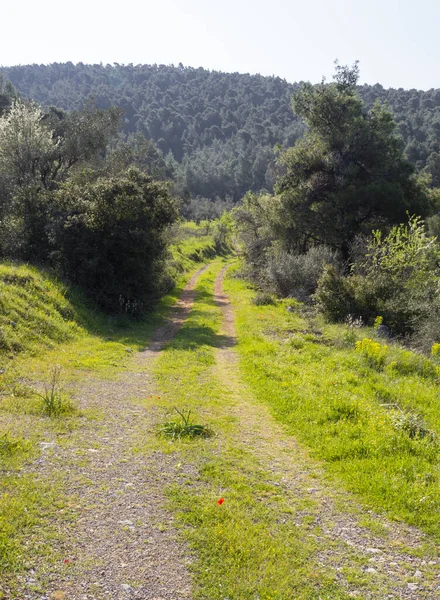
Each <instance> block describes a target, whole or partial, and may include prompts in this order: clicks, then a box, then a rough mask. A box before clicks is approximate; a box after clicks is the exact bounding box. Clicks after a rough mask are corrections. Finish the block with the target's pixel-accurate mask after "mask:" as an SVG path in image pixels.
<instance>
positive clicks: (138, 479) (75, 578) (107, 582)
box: [18, 267, 206, 600]
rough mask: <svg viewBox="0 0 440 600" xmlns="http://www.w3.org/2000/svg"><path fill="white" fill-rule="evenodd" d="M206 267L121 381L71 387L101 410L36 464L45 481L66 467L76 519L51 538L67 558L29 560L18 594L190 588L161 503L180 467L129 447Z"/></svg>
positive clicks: (143, 595) (164, 594) (183, 595)
mask: <svg viewBox="0 0 440 600" xmlns="http://www.w3.org/2000/svg"><path fill="white" fill-rule="evenodd" d="M205 268H206V267H204V268H203V269H200V270H199V271H198V272H197V273H196V274H195V275H194V277H192V279H191V280H190V281H189V283H188V284H187V286H186V287H185V289H184V291H183V293H182V296H181V298H180V300H179V301H178V303H177V304H176V306H175V307H174V308H173V309H172V311H171V314H170V315H169V318H168V320H167V322H166V324H165V325H163V326H162V327H160V328H158V329H157V330H156V332H155V333H154V334H153V336H152V338H151V342H150V345H149V347H148V349H147V350H146V351H144V352H141V353H139V355H138V356H137V357H136V358H135V359H134V362H135V365H134V366H133V367H132V368H130V371H129V372H128V373H127V374H124V375H122V376H121V377H120V378H119V379H118V380H117V381H109V380H103V381H92V382H91V383H90V384H89V385H84V386H83V387H82V389H80V390H79V391H77V392H76V393H75V397H76V401H77V402H78V404H79V405H80V408H88V409H90V408H92V409H97V410H98V411H100V412H101V413H102V414H103V415H104V417H103V418H102V419H101V420H98V421H86V422H85V423H84V424H83V425H82V426H81V428H80V429H79V430H77V431H76V432H74V433H73V436H72V437H71V438H70V440H69V442H68V444H67V445H66V446H64V445H63V446H60V445H58V444H52V445H51V444H50V443H49V445H48V446H47V447H46V448H45V449H44V450H43V453H42V455H41V457H40V458H39V459H38V460H37V461H36V462H35V463H33V465H32V466H31V472H33V474H34V475H35V476H36V477H37V478H40V479H42V480H45V479H50V478H51V477H54V476H55V475H56V474H59V473H62V474H63V477H64V478H65V481H64V484H63V486H64V490H65V493H66V495H67V496H68V497H70V498H72V502H71V504H70V508H71V509H72V510H73V512H74V513H75V514H76V518H77V519H76V521H75V524H74V526H73V527H72V528H68V529H67V530H66V532H67V533H66V535H67V536H68V539H64V541H61V542H60V541H59V542H55V543H58V546H60V544H61V547H58V548H57V550H58V551H60V552H61V553H63V556H64V557H65V558H64V559H63V560H60V561H59V563H60V564H59V565H55V567H54V568H52V567H50V569H49V570H50V572H48V567H47V565H44V564H40V565H35V566H34V568H31V569H30V570H29V571H28V572H27V574H26V576H24V577H22V579H21V582H20V587H21V588H22V590H23V591H22V593H21V595H19V596H18V597H19V598H20V600H25V599H37V598H38V599H40V600H42V599H45V600H46V599H47V600H49V599H53V600H62V599H63V598H65V599H69V600H102V599H107V600H119V599H121V600H127V599H128V598H138V599H142V600H168V599H169V600H185V599H188V598H190V597H191V585H190V576H189V574H188V571H187V566H186V563H185V558H184V554H185V552H184V550H185V549H184V548H183V547H182V545H181V543H179V542H178V540H177V538H176V536H175V533H174V530H173V528H172V527H170V524H171V523H172V520H173V517H172V515H171V514H170V513H169V512H167V511H166V510H165V509H164V504H165V499H164V495H163V493H164V489H165V487H166V485H168V484H171V483H172V482H173V476H174V475H173V469H172V465H171V461H170V457H168V456H167V455H165V454H163V453H160V452H155V453H153V454H152V455H149V456H148V459H146V457H145V455H143V454H137V455H136V454H133V446H134V445H135V444H136V432H139V431H142V430H143V431H149V430H151V428H152V427H153V426H154V415H153V414H151V412H147V411H146V410H145V409H143V408H142V407H140V406H138V405H137V404H136V403H135V402H131V401H130V400H131V399H136V398H137V399H139V398H142V397H144V398H145V397H148V395H150V394H152V393H153V383H152V380H151V377H150V375H149V373H150V372H151V368H152V363H153V361H154V359H155V357H156V356H157V355H158V353H159V352H160V350H161V349H162V348H163V346H164V345H165V344H166V343H167V342H168V341H169V340H171V339H172V338H173V337H174V335H175V334H176V333H177V331H178V330H179V328H180V327H181V326H182V324H183V323H184V321H185V319H186V317H187V315H188V313H189V311H190V310H191V307H192V304H193V302H194V294H195V292H194V287H195V284H196V282H197V279H198V277H199V276H200V274H201V273H202V272H203V271H204V270H205ZM156 393H159V392H156ZM19 594H20V592H19Z"/></svg>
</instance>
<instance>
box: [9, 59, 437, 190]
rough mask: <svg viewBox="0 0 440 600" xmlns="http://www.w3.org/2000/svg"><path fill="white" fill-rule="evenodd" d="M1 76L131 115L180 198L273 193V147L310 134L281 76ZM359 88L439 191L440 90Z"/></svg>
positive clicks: (65, 68)
mask: <svg viewBox="0 0 440 600" xmlns="http://www.w3.org/2000/svg"><path fill="white" fill-rule="evenodd" d="M342 69H343V68H342ZM2 72H3V73H4V74H5V76H6V77H7V78H8V79H9V80H10V81H11V82H12V83H13V84H14V85H15V86H16V87H17V89H19V90H20V92H21V93H22V94H23V95H24V96H25V97H27V98H34V99H35V100H36V101H38V102H40V103H42V104H43V105H45V106H51V105H53V106H58V107H61V108H64V109H68V110H72V109H75V110H78V109H80V108H81V106H82V105H83V103H84V101H85V100H86V99H87V98H88V97H89V96H90V95H94V96H95V97H96V98H97V101H98V103H99V106H100V107H103V108H107V107H109V106H118V107H120V108H122V109H123V110H124V113H125V115H124V117H125V119H124V132H125V134H128V135H129V134H136V133H137V132H141V133H142V134H143V135H144V136H145V137H146V138H147V139H151V140H153V141H154V142H155V143H156V144H157V145H158V146H159V148H160V150H161V151H162V153H163V156H164V157H165V161H167V162H168V164H174V170H175V174H176V178H177V181H178V188H179V191H180V193H182V192H183V191H184V190H185V189H187V190H189V192H190V194H191V195H192V196H200V197H204V198H210V199H211V200H213V199H215V198H216V197H217V196H220V197H221V198H223V199H225V198H227V197H228V196H229V197H231V198H232V199H233V200H234V201H237V200H238V199H239V198H240V197H242V196H243V195H244V194H245V193H246V192H247V191H248V190H253V191H259V190H261V189H263V188H264V189H266V190H269V191H272V185H273V179H274V173H273V171H274V168H273V162H274V160H275V159H276V154H277V152H276V150H274V148H275V147H276V146H278V147H279V146H281V148H286V147H289V146H292V145H293V144H294V142H295V141H296V140H297V139H298V138H299V137H301V135H302V133H303V132H304V129H305V127H304V124H303V123H302V121H301V120H300V119H299V118H298V117H297V116H295V115H293V114H292V111H291V107H290V100H291V96H292V93H294V92H295V91H297V90H298V87H299V84H297V83H294V84H290V83H288V82H286V81H284V80H282V79H280V78H278V77H262V76H260V75H245V74H239V73H219V72H216V71H208V70H205V69H202V68H198V69H195V68H191V67H183V66H181V65H180V66H175V67H174V66H172V65H170V66H166V65H120V64H114V65H98V64H96V65H84V64H82V63H80V64H77V65H73V64H72V63H66V64H59V63H54V64H51V65H28V66H16V67H10V68H4V69H2ZM339 74H340V75H341V76H344V72H343V70H342V71H341V70H340V71H339ZM347 75H348V73H347ZM348 80H349V79H348ZM349 81H350V80H349ZM358 91H359V94H360V97H361V98H362V100H363V102H364V104H365V107H366V109H370V108H371V107H372V106H373V105H374V104H375V102H377V101H380V102H381V104H382V105H386V106H389V107H390V108H391V110H392V111H393V114H394V116H395V119H396V122H397V133H398V134H399V135H400V136H401V137H402V140H403V145H405V146H406V154H407V156H408V158H409V159H410V161H411V162H412V163H413V164H414V165H416V167H417V168H418V169H423V168H425V166H427V168H428V170H429V173H433V176H434V178H435V179H433V184H434V185H437V183H436V182H437V179H438V175H437V167H436V165H437V162H436V161H435V160H434V159H432V160H430V157H431V155H432V154H434V153H438V151H439V144H440V127H439V124H438V123H439V122H438V107H439V106H440V93H439V91H438V90H435V89H432V90H427V91H420V90H403V89H398V90H397V89H384V88H383V87H382V86H381V85H379V84H376V85H374V86H369V85H363V86H360V87H359V88H358ZM170 155H171V156H170Z"/></svg>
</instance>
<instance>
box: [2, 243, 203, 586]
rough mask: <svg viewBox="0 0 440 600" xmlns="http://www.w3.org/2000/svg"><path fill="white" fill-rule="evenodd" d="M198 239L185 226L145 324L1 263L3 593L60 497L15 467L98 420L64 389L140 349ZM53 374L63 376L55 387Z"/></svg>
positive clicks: (112, 371)
mask: <svg viewBox="0 0 440 600" xmlns="http://www.w3.org/2000/svg"><path fill="white" fill-rule="evenodd" d="M199 240H200V237H199V236H198V235H196V234H194V235H192V233H191V231H190V232H189V234H188V235H187V236H186V238H185V244H186V245H184V246H183V248H181V249H180V250H179V257H180V258H179V259H178V260H180V261H181V263H182V264H181V265H180V266H179V269H178V271H179V278H178V282H177V285H176V287H175V288H174V289H173V290H172V291H171V292H170V293H169V294H168V295H167V296H165V297H163V298H162V299H161V301H160V302H159V303H158V304H157V305H156V306H155V307H154V308H155V310H154V312H152V313H150V314H149V315H147V316H146V318H145V319H144V320H141V321H132V320H130V319H127V318H111V317H108V316H105V315H103V314H100V313H98V312H96V311H95V310H93V308H92V307H91V306H90V305H89V304H88V303H87V301H86V300H85V298H84V296H83V295H82V294H81V293H80V292H79V291H78V290H75V289H73V288H68V287H67V286H65V285H63V284H62V283H61V282H60V281H58V280H57V279H56V278H54V277H53V276H52V275H51V274H49V273H47V272H45V271H43V270H39V269H36V268H34V267H30V266H27V265H17V264H3V265H0V500H1V502H0V579H1V580H2V584H1V585H0V597H2V596H1V593H2V592H3V593H5V592H4V590H5V589H6V588H5V587H4V586H3V581H6V580H8V581H9V580H11V581H12V573H13V572H16V571H20V570H22V569H23V568H24V567H25V565H26V564H27V563H28V561H31V558H32V556H33V552H34V551H35V553H36V554H38V553H40V555H46V553H47V552H50V538H51V536H52V535H53V532H52V529H51V527H52V525H51V520H52V519H53V517H54V516H57V514H58V512H57V511H58V508H59V506H60V505H61V504H62V503H63V502H64V501H65V499H64V497H63V488H62V481H61V480H60V481H59V482H58V483H56V484H55V483H53V484H48V483H47V482H43V481H41V480H40V479H39V478H38V474H36V475H24V474H22V473H20V469H22V468H23V466H25V463H26V462H27V461H31V460H34V459H36V458H37V457H38V455H39V453H40V446H39V444H40V443H41V442H46V441H55V442H56V443H62V444H66V443H69V442H68V440H69V436H70V434H71V433H72V432H74V431H76V430H78V429H79V428H80V427H81V424H82V422H83V419H96V418H99V415H97V414H95V413H93V412H92V411H87V410H86V411H82V412H79V411H77V410H70V409H71V407H72V405H71V403H70V401H69V399H68V396H67V395H66V394H65V393H64V387H67V386H70V385H73V386H75V385H77V384H78V385H81V384H83V383H84V382H85V380H87V381H90V380H93V379H97V378H99V379H102V378H114V377H115V376H117V375H118V373H120V372H121V370H123V369H130V368H131V359H132V357H133V353H135V352H137V351H138V350H141V349H143V348H145V347H146V345H147V343H148V339H149V337H150V335H151V332H152V331H153V330H154V329H155V327H157V326H158V325H160V324H162V323H163V322H164V318H165V315H166V313H167V312H168V310H169V308H170V306H172V305H173V304H174V303H175V301H176V299H177V298H178V297H179V295H180V293H181V290H182V288H183V286H184V284H185V282H186V280H187V279H188V278H189V276H190V274H191V272H193V271H195V270H196V269H197V268H199V267H200V266H201V264H200V262H199V258H198V259H197V261H196V260H194V259H193V257H191V256H188V255H187V251H188V252H189V250H191V248H192V246H194V245H196V244H197V243H198V242H199ZM205 242H207V240H204V243H205ZM191 252H192V250H191ZM54 372H58V373H59V374H60V377H61V380H60V381H59V382H57V385H56V387H55V388H54V389H52V388H51V387H50V383H51V377H53V374H54ZM51 389H52V392H53V393H51ZM38 394H40V396H39V395H38ZM41 396H43V398H41ZM49 416H56V417H57V418H55V419H53V418H48V417H49ZM33 532H37V533H38V538H39V541H38V542H37V543H36V544H35V546H34V550H29V543H28V541H26V540H30V539H33V537H32V536H33ZM11 585H12V584H11ZM8 594H9V592H7V593H6V596H5V597H9V596H8Z"/></svg>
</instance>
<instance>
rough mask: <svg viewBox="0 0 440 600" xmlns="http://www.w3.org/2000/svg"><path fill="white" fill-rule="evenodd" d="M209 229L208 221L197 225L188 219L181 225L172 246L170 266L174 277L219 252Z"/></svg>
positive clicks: (212, 257) (210, 258)
mask: <svg viewBox="0 0 440 600" xmlns="http://www.w3.org/2000/svg"><path fill="white" fill-rule="evenodd" d="M209 229H210V225H209V223H208V222H204V223H202V224H201V225H196V223H193V222H191V221H187V222H184V223H182V224H181V225H180V228H179V231H178V233H177V235H176V238H177V239H176V240H175V241H174V243H172V244H171V247H170V258H171V260H170V266H169V268H170V271H171V274H172V275H173V277H174V278H177V277H179V275H181V274H182V273H185V272H187V271H190V270H191V269H193V268H194V265H195V264H198V263H204V262H207V261H208V260H212V259H214V258H215V256H216V254H217V252H216V249H215V245H214V242H213V239H212V236H211V235H210V234H209Z"/></svg>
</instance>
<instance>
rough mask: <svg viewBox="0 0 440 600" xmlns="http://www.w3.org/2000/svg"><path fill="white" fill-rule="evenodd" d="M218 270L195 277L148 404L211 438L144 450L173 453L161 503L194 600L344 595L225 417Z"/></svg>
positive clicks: (307, 528) (304, 527)
mask: <svg viewBox="0 0 440 600" xmlns="http://www.w3.org/2000/svg"><path fill="white" fill-rule="evenodd" d="M220 267H221V263H220V262H219V263H217V264H216V265H215V266H213V267H212V268H210V269H209V270H208V271H207V272H206V273H205V274H204V275H203V276H202V278H201V279H200V281H199V284H198V285H197V288H196V290H197V296H196V302H195V305H194V308H193V310H192V312H191V314H190V316H189V318H188V320H187V321H186V323H185V325H184V326H183V328H182V329H181V331H180V332H179V334H178V335H177V336H176V338H175V339H174V340H173V341H172V342H171V343H170V344H169V346H168V347H167V348H166V349H165V351H164V352H163V353H162V354H161V355H160V357H159V358H158V361H157V364H156V366H155V377H156V380H157V384H158V387H159V389H160V393H161V396H160V397H161V400H160V401H159V400H156V399H155V400H154V403H155V404H157V403H158V402H161V403H162V406H163V408H164V409H165V408H166V407H168V409H170V408H172V407H173V406H176V407H177V408H179V409H184V410H187V409H191V410H192V411H193V413H194V419H195V421H196V422H198V423H202V424H205V425H208V426H209V427H210V428H212V429H213V430H214V432H215V433H216V436H215V437H214V438H210V439H207V440H200V441H197V440H193V441H191V442H189V441H184V440H180V441H175V442H170V441H166V440H163V439H157V440H155V441H151V440H150V442H149V444H150V445H149V447H148V448H144V450H145V451H148V450H151V449H152V448H151V445H153V449H156V450H157V449H158V447H159V448H160V449H161V450H162V451H166V452H170V453H174V454H175V457H176V458H175V460H176V464H177V468H178V469H180V472H179V478H180V483H179V484H176V485H174V486H173V487H172V488H171V489H170V490H169V498H170V503H171V506H172V508H173V509H174V511H175V512H176V514H177V516H178V522H179V524H180V527H181V530H182V533H183V535H184V536H185V537H186V539H187V540H188V543H189V545H190V547H191V548H192V549H193V550H194V551H195V556H196V558H195V560H194V562H193V563H192V569H193V572H194V581H195V589H194V592H193V594H194V598H199V599H206V598H209V599H210V600H224V599H225V598H231V599H232V598H233V599H234V600H250V599H252V600H256V599H257V598H258V599H260V600H263V599H264V600H275V599H277V600H284V599H286V598H296V599H298V600H300V599H304V600H305V599H307V600H312V599H316V600H318V599H321V600H324V599H329V600H330V599H332V600H338V599H345V598H349V595H348V594H347V592H345V591H344V590H343V589H342V588H341V587H340V586H339V585H338V583H337V582H336V580H335V578H334V576H333V574H332V573H329V572H325V570H324V568H321V566H320V565H319V564H318V562H317V561H315V560H314V558H315V553H316V552H317V541H316V538H315V537H314V536H313V535H312V534H313V528H314V526H313V525H312V524H310V523H307V522H304V523H302V524H298V522H295V518H294V517H295V510H294V509H293V508H292V506H291V504H290V502H289V501H288V499H287V498H286V497H285V495H284V493H283V491H282V488H280V486H279V483H278V482H277V481H276V480H274V476H273V474H272V473H269V472H267V471H266V470H265V469H264V468H263V467H262V466H261V464H260V463H259V461H258V458H257V457H256V456H255V454H254V453H253V452H252V449H249V448H247V447H246V446H245V445H244V444H243V443H241V442H240V441H239V435H237V434H238V430H237V428H238V425H237V421H236V419H235V418H234V417H233V416H231V411H228V406H230V405H231V403H232V402H234V399H233V398H232V397H231V392H230V391H228V390H226V389H225V386H224V383H222V381H220V380H219V378H218V375H217V372H216V368H215V356H216V350H217V348H218V347H220V346H222V344H224V343H225V342H226V339H225V338H224V337H223V336H222V335H221V334H220V323H221V314H220V308H219V307H218V306H217V305H216V304H214V302H213V297H212V286H213V280H214V277H215V275H216V273H217V272H218V270H219V269H220ZM164 420H168V417H167V416H165V415H164ZM195 472H196V473H197V475H195V474H194V473H195ZM221 498H222V499H223V500H224V502H222V501H221V500H220V499H221ZM219 501H220V503H219ZM306 532H307V533H308V534H311V535H305V534H306Z"/></svg>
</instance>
